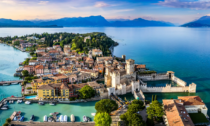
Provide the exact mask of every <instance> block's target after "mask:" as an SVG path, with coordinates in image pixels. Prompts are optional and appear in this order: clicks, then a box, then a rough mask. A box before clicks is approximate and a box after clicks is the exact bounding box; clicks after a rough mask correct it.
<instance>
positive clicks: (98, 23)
mask: <svg viewBox="0 0 210 126" xmlns="http://www.w3.org/2000/svg"><path fill="white" fill-rule="evenodd" d="M3 26H64V27H144V26H174V24H172V23H169V22H163V21H150V20H145V19H142V18H138V19H134V20H112V21H107V20H106V19H105V18H104V17H102V16H89V17H72V18H68V17H65V18H61V19H55V20H46V21H44V20H40V21H36V20H31V21H29V20H11V19H2V18H1V19H0V27H3Z"/></svg>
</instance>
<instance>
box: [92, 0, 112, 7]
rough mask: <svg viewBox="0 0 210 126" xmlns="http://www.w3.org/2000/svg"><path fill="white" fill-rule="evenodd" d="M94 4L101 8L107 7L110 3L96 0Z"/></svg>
mask: <svg viewBox="0 0 210 126" xmlns="http://www.w3.org/2000/svg"><path fill="white" fill-rule="evenodd" d="M94 6H95V7H98V8H102V7H108V6H110V5H109V4H107V3H105V2H103V1H99V2H96V3H95V5H94Z"/></svg>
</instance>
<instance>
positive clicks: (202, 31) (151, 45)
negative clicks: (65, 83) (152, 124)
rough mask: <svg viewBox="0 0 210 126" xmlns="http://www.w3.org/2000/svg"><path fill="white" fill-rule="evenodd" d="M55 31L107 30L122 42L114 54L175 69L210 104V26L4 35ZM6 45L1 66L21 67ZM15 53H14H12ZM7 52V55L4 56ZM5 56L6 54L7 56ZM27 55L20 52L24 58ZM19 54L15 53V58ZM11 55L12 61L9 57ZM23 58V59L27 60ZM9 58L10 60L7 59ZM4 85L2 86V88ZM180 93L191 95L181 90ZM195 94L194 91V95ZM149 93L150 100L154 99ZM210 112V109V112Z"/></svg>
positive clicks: (4, 30)
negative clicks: (192, 84) (9, 53)
mask: <svg viewBox="0 0 210 126" xmlns="http://www.w3.org/2000/svg"><path fill="white" fill-rule="evenodd" d="M43 32H48V33H54V32H73V33H88V32H104V33H106V34H107V35H108V36H111V37H112V38H113V39H114V40H115V41H117V42H119V46H117V47H115V49H114V55H116V56H121V55H123V54H125V55H126V58H127V59H128V58H131V59H134V60H135V63H138V64H141V63H142V64H146V66H147V68H149V69H151V70H156V71H158V72H160V73H162V72H167V71H174V72H175V75H176V76H177V77H179V78H181V79H183V80H184V81H186V82H187V83H188V84H189V83H192V82H194V83H196V84H197V93H196V94H195V95H199V96H200V97H201V98H202V100H203V101H204V102H205V104H206V105H207V106H208V108H209V107H210V99H209V98H208V97H206V96H209V95H210V86H209V84H210V71H209V70H210V65H209V64H210V55H209V54H210V36H209V35H210V28H183V27H139V28H115V27H93V28H92V27H74V28H67V27H65V28H1V29H0V36H1V37H5V36H15V35H18V36H21V35H25V34H32V33H43ZM5 48H8V47H4V46H0V52H1V59H0V65H1V67H2V65H5V62H6V64H7V65H5V67H4V68H1V69H4V71H5V70H7V69H10V68H9V67H8V66H11V65H15V66H18V63H19V62H20V61H19V60H17V62H15V63H16V64H14V60H13V57H12V56H9V57H8V55H7V54H5V53H4V52H2V50H5ZM11 53H13V52H11ZM4 54H5V55H4ZM4 56H5V57H4ZM22 56H25V55H22V54H21V55H19V57H22ZM15 57H17V56H16V55H14V58H15ZM8 58H10V59H11V60H8ZM24 58H25V57H24ZM24 58H21V59H24ZM5 59H7V61H5ZM9 72H10V73H5V72H2V71H0V75H1V76H0V80H4V79H9V77H11V79H14V78H13V74H14V72H15V69H14V70H13V71H9ZM0 88H1V87H0ZM177 95H179V93H173V94H169V93H167V94H166V93H164V94H159V95H158V99H159V100H161V99H162V98H172V97H173V98H177ZM180 95H190V94H189V93H180ZM193 95H194V94H193ZM150 97H151V95H147V94H146V99H151V98H150ZM208 114H210V112H208Z"/></svg>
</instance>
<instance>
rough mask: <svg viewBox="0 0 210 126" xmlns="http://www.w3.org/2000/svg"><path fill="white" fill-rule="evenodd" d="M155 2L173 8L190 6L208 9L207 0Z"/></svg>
mask: <svg viewBox="0 0 210 126" xmlns="http://www.w3.org/2000/svg"><path fill="white" fill-rule="evenodd" d="M156 4H157V5H161V6H166V7H174V8H190V9H196V10H207V9H210V1H209V0H199V1H189V0H188V1H183V0H164V1H159V2H158V3H156Z"/></svg>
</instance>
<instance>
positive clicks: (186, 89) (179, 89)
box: [140, 84, 196, 93]
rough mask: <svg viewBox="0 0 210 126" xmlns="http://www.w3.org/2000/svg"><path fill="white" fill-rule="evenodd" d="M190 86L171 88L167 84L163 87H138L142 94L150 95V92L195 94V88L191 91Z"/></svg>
mask: <svg viewBox="0 0 210 126" xmlns="http://www.w3.org/2000/svg"><path fill="white" fill-rule="evenodd" d="M191 85H192V84H190V86H185V87H171V85H170V84H167V85H166V86H165V87H147V85H140V89H141V90H142V91H143V92H147V93H152V92H191V93H192V92H196V87H193V89H191Z"/></svg>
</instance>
